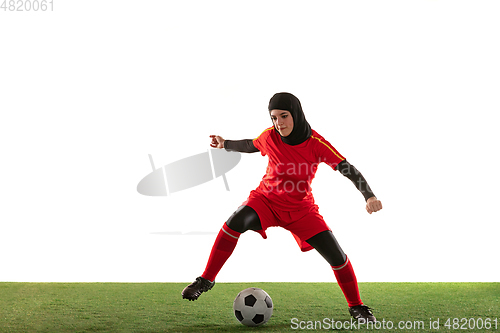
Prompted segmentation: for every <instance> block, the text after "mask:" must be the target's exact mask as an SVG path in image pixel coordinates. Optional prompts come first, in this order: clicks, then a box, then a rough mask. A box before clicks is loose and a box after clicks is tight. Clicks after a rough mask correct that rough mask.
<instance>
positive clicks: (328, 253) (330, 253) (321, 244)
mask: <svg viewBox="0 0 500 333" xmlns="http://www.w3.org/2000/svg"><path fill="white" fill-rule="evenodd" d="M307 243H309V244H310V245H311V246H312V247H314V248H315V249H316V250H317V251H318V252H319V253H320V254H321V255H322V256H323V258H325V259H326V261H328V263H329V264H330V266H340V265H342V264H343V263H345V261H346V258H347V257H346V255H345V253H344V251H342V248H341V247H340V245H339V243H338V242H337V240H336V239H335V236H333V233H332V232H331V230H326V231H323V232H320V233H319V234H317V235H315V236H313V237H311V238H309V239H308V240H307Z"/></svg>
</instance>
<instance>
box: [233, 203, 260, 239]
mask: <svg viewBox="0 0 500 333" xmlns="http://www.w3.org/2000/svg"><path fill="white" fill-rule="evenodd" d="M226 225H227V226H228V227H229V228H230V229H231V230H234V231H237V232H240V233H243V232H245V231H247V230H260V229H262V226H261V223H260V219H259V215H257V213H256V212H255V210H254V209H253V208H251V207H249V206H240V207H239V208H238V209H237V210H236V211H235V212H234V213H233V215H231V216H230V217H229V219H228V220H227V221H226Z"/></svg>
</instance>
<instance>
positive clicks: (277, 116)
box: [271, 110, 293, 136]
mask: <svg viewBox="0 0 500 333" xmlns="http://www.w3.org/2000/svg"><path fill="white" fill-rule="evenodd" d="M271 119H272V121H273V124H274V127H275V128H276V129H277V130H278V132H279V133H280V134H281V136H288V135H290V133H292V130H293V118H292V114H291V113H290V111H286V110H271Z"/></svg>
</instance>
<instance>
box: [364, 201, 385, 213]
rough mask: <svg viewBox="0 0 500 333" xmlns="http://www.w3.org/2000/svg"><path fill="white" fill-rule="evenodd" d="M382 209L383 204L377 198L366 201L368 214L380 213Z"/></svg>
mask: <svg viewBox="0 0 500 333" xmlns="http://www.w3.org/2000/svg"><path fill="white" fill-rule="evenodd" d="M381 209H382V202H380V200H378V199H377V198H376V197H371V198H369V199H368V200H367V201H366V211H367V212H368V214H371V213H374V212H378V211H379V210H381Z"/></svg>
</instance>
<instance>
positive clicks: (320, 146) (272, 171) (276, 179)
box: [253, 127, 345, 211]
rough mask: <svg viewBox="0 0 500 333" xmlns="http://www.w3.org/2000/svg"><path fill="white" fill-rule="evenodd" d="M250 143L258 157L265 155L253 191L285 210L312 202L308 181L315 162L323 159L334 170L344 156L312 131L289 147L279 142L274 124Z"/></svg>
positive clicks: (313, 172) (309, 181)
mask: <svg viewBox="0 0 500 333" xmlns="http://www.w3.org/2000/svg"><path fill="white" fill-rule="evenodd" d="M253 144H254V146H255V147H256V148H257V149H258V150H259V151H260V153H261V154H262V156H264V155H267V156H268V157H269V164H268V166H267V170H266V174H265V175H264V177H263V178H262V181H261V182H260V184H259V186H258V187H257V188H256V189H255V191H256V192H258V193H261V194H263V195H264V196H266V197H267V198H268V199H269V200H270V201H271V202H272V203H273V204H274V205H276V206H277V208H279V209H282V210H286V211H296V210H300V209H302V208H304V207H307V206H311V205H314V197H313V195H312V192H311V182H312V180H313V179H314V176H315V174H316V170H317V169H318V165H319V163H322V162H324V163H326V164H328V165H329V166H330V167H332V168H333V169H334V170H335V167H336V166H337V164H339V163H340V162H341V161H343V160H344V159H345V158H344V157H343V156H342V155H340V153H339V152H338V151H337V150H336V149H335V148H334V147H333V146H332V145H331V144H330V143H329V142H328V141H326V140H325V139H324V138H323V137H322V136H321V135H319V134H318V133H317V132H316V131H314V130H312V135H311V137H309V139H307V140H306V141H304V142H302V143H301V144H298V145H295V146H292V145H288V144H286V143H284V142H282V141H281V137H280V135H279V134H278V133H277V132H276V131H275V130H274V127H270V128H268V129H266V130H265V131H264V132H262V134H261V135H260V136H259V137H258V138H256V139H254V140H253Z"/></svg>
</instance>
